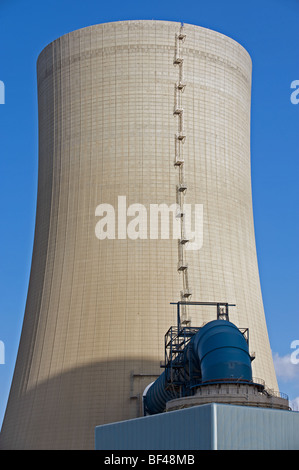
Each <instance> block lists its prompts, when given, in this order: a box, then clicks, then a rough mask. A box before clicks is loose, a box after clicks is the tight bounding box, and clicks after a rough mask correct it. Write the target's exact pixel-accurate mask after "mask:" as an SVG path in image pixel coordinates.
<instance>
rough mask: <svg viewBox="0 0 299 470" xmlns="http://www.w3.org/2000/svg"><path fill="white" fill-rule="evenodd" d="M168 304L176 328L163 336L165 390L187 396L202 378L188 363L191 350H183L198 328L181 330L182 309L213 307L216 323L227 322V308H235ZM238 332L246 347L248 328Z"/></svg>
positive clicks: (219, 304) (191, 362) (195, 303)
mask: <svg viewBox="0 0 299 470" xmlns="http://www.w3.org/2000/svg"><path fill="white" fill-rule="evenodd" d="M170 304H171V305H176V306H177V326H171V327H170V328H169V330H168V331H167V333H166V334H165V362H164V364H163V365H162V367H164V368H165V388H166V389H169V390H175V391H177V392H178V391H179V394H180V396H188V395H190V394H191V393H192V388H193V387H194V386H195V385H196V384H198V382H200V379H201V376H200V371H199V370H196V369H194V365H193V361H191V357H192V347H191V345H190V347H189V348H187V347H186V346H187V345H188V343H189V342H190V340H191V338H192V337H193V336H194V335H195V334H196V333H197V332H198V331H199V330H200V328H201V327H191V326H182V324H183V323H184V322H182V320H181V307H182V306H185V305H204V306H212V307H216V311H217V320H227V321H229V307H235V304H229V303H228V302H196V301H183V300H181V301H179V302H170ZM183 314H184V312H183ZM239 329H240V331H241V332H242V334H243V336H244V337H245V339H246V341H247V343H248V341H249V332H248V328H239Z"/></svg>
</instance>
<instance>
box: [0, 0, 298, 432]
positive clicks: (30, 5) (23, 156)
mask: <svg viewBox="0 0 299 470" xmlns="http://www.w3.org/2000/svg"><path fill="white" fill-rule="evenodd" d="M130 19H156V20H170V21H183V22H185V23H191V24H196V25H200V26H204V27H207V28H210V29H213V30H216V31H219V32H221V33H223V34H226V35H228V36H230V37H232V38H233V39H235V40H236V41H238V42H240V43H241V44H242V45H243V46H244V47H245V48H246V49H247V50H248V52H249V53H250V55H251V58H252V61H253V88H252V128H251V131H252V135H251V149H252V188H253V206H254V217H255V230H256V241H257V251H258V260H259V268H260V277H261V286H262V292H263V299H264V306H265V312H266V318H267V323H268V330H269V336H270V342H271V347H272V351H273V355H274V357H275V364H276V368H277V374H278V380H279V385H280V389H281V391H284V392H286V393H288V394H289V396H290V398H291V399H294V398H296V397H299V364H298V365H292V364H291V363H290V357H289V356H290V354H291V353H292V352H293V350H292V349H291V348H290V345H291V342H292V341H294V340H299V320H298V305H299V298H298V278H299V276H298V271H299V268H298V266H299V256H298V239H299V236H298V235H299V233H298V213H299V211H298V203H299V197H298V193H299V190H298V179H299V178H298V177H299V171H298V170H299V164H298V160H299V151H298V144H299V139H298V133H299V104H298V105H294V104H292V103H291V101H290V95H291V92H292V91H293V90H291V88H290V85H291V82H292V81H294V80H299V48H298V44H299V26H298V25H299V0H250V1H247V2H243V1H240V0H226V1H223V0H184V1H182V0H180V1H178V0H172V1H169V0H159V1H157V0H152V1H150V2H141V1H137V0H127V1H122V2H121V1H117V0H110V1H108V2H104V1H95V0H84V1H78V0H59V1H58V0H51V1H47V0H45V1H37V0H27V1H24V0H23V1H22V0H0V80H2V81H3V82H4V84H5V104H1V105H0V217H1V219H0V220H1V231H0V340H1V341H3V342H4V344H5V364H0V424H1V422H2V418H3V415H4V410H5V406H6V401H7V398H8V393H9V387H10V383H11V379H12V375H13V369H14V364H15V359H16V354H17V348H18V342H19V338H20V332H21V327H22V320H23V315H24V309H25V302H26V295H27V288H28V281H29V274H30V265H31V255H32V246H33V235H34V224H35V207H36V192H37V164H38V122H37V90H36V60H37V57H38V54H39V53H40V52H41V50H42V49H43V48H44V47H45V46H46V45H47V44H48V43H49V42H51V41H52V40H54V39H56V38H57V37H59V36H61V35H63V34H65V33H68V32H70V31H73V30H75V29H78V28H82V27H85V26H89V25H91V24H97V23H104V22H110V21H118V20H130ZM297 357H299V354H298V356H297Z"/></svg>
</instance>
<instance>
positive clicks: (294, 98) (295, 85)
mask: <svg viewBox="0 0 299 470" xmlns="http://www.w3.org/2000/svg"><path fill="white" fill-rule="evenodd" d="M291 88H292V89H295V91H293V92H292V93H291V96H290V100H291V103H292V104H298V103H299V80H293V81H292V83H291Z"/></svg>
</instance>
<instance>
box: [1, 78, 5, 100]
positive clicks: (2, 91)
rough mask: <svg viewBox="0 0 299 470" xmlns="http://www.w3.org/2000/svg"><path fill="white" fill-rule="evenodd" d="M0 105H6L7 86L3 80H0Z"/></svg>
mask: <svg viewBox="0 0 299 470" xmlns="http://www.w3.org/2000/svg"><path fill="white" fill-rule="evenodd" d="M0 104H5V86H4V82H2V80H0Z"/></svg>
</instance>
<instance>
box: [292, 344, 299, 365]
mask: <svg viewBox="0 0 299 470" xmlns="http://www.w3.org/2000/svg"><path fill="white" fill-rule="evenodd" d="M291 349H295V351H293V352H292V354H291V357H290V359H291V363H292V364H299V339H295V340H294V341H292V342H291Z"/></svg>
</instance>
